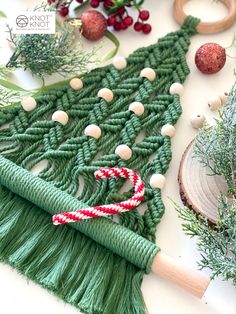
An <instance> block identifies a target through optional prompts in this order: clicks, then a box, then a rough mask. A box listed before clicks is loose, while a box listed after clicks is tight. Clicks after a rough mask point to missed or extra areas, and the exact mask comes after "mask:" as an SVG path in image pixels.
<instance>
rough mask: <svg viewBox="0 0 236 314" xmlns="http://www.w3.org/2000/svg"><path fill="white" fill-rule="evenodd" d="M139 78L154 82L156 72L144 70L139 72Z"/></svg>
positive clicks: (148, 69) (149, 69)
mask: <svg viewBox="0 0 236 314" xmlns="http://www.w3.org/2000/svg"><path fill="white" fill-rule="evenodd" d="M140 76H141V77H146V78H147V79H148V80H149V81H151V82H152V81H154V80H155V78H156V72H155V71H154V70H153V69H151V68H144V69H142V71H141V72H140Z"/></svg>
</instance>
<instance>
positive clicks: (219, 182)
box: [178, 141, 227, 224]
mask: <svg viewBox="0 0 236 314" xmlns="http://www.w3.org/2000/svg"><path fill="white" fill-rule="evenodd" d="M193 143H194V141H192V142H191V143H190V144H189V145H188V147H187V148H186V150H185V152H184V154H183V157H182V160H181V163H180V168H179V177H178V180H179V187H180V196H181V199H182V201H183V203H184V205H185V206H187V207H189V208H191V209H193V210H194V211H195V212H197V213H198V214H201V215H202V216H204V217H206V218H207V219H208V220H209V221H210V222H211V223H213V224H215V223H216V221H217V220H218V203H219V197H220V194H221V193H222V194H224V195H225V194H226V193H227V184H226V182H225V180H224V178H223V177H221V176H215V175H214V176H212V175H209V173H210V170H208V169H207V167H203V165H202V164H201V163H200V162H199V161H198V160H197V158H193Z"/></svg>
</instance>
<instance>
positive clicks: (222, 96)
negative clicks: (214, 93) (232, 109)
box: [220, 93, 228, 105]
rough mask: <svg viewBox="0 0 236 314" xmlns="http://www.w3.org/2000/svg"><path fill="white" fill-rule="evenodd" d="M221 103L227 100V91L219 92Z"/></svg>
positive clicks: (223, 103)
mask: <svg viewBox="0 0 236 314" xmlns="http://www.w3.org/2000/svg"><path fill="white" fill-rule="evenodd" d="M220 100H221V105H225V104H226V102H227V100H228V93H223V94H220Z"/></svg>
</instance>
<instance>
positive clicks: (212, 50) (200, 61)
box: [195, 43, 226, 74]
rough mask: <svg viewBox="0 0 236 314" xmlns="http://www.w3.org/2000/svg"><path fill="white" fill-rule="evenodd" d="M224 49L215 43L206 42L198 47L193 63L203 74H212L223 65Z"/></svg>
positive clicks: (224, 58) (224, 59)
mask: <svg viewBox="0 0 236 314" xmlns="http://www.w3.org/2000/svg"><path fill="white" fill-rule="evenodd" d="M225 61H226V53H225V49H224V48H223V47H221V46H220V45H218V44H216V43H206V44H204V45H202V46H201V47H200V48H198V50H197V52H196V54H195V64H196V66H197V68H198V69H199V70H200V71H201V72H202V73H204V74H214V73H217V72H218V71H220V70H221V69H222V68H223V66H224V65H225Z"/></svg>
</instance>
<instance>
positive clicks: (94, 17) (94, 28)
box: [80, 10, 107, 41]
mask: <svg viewBox="0 0 236 314" xmlns="http://www.w3.org/2000/svg"><path fill="white" fill-rule="evenodd" d="M80 19H81V22H82V34H83V36H84V37H85V38H87V39H88V40H92V41H95V40H98V39H101V38H102V37H103V36H104V35H105V33H106V31H107V21H106V19H105V17H104V16H103V15H102V13H100V12H98V11H95V10H89V11H86V12H84V13H83V14H82V15H81V17H80Z"/></svg>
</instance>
